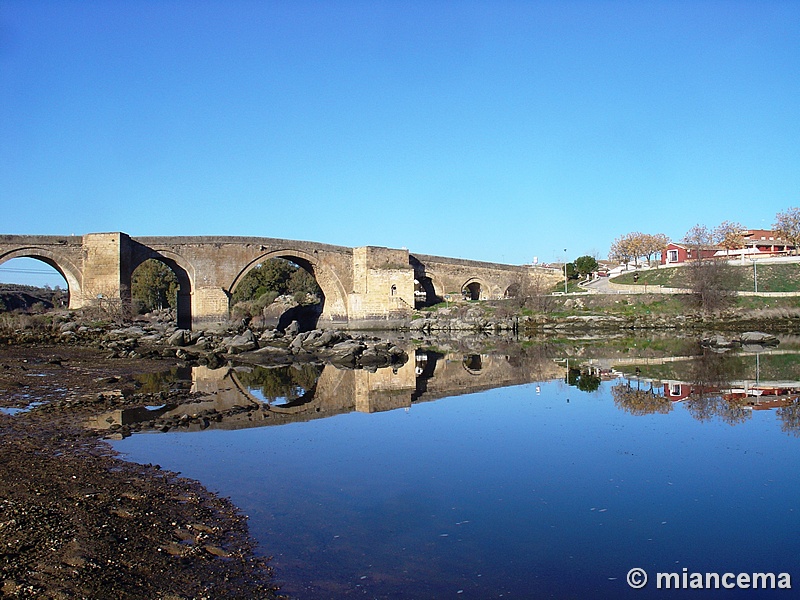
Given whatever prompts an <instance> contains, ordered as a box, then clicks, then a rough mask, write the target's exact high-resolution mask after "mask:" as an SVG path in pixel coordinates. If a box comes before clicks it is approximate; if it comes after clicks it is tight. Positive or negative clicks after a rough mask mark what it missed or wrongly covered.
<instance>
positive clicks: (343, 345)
mask: <svg viewBox="0 0 800 600" xmlns="http://www.w3.org/2000/svg"><path fill="white" fill-rule="evenodd" d="M366 347H367V345H366V344H365V343H364V342H361V341H358V340H345V341H343V342H339V343H338V344H335V345H334V346H332V347H331V348H326V349H324V350H322V351H320V353H319V355H320V356H321V357H322V358H325V359H327V360H329V361H330V362H332V363H338V364H349V365H353V364H355V362H356V359H357V358H358V357H359V356H361V354H362V353H363V352H364V350H365V349H366Z"/></svg>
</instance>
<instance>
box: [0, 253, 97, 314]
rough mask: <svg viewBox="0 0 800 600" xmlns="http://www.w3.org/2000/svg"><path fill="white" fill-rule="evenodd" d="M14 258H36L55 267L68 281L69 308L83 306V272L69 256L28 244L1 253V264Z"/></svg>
mask: <svg viewBox="0 0 800 600" xmlns="http://www.w3.org/2000/svg"><path fill="white" fill-rule="evenodd" d="M13 258H35V259H37V260H40V261H42V262H43V263H45V264H47V265H49V266H51V267H53V268H54V269H55V270H56V271H58V272H59V274H60V275H61V276H62V277H63V278H64V281H66V282H67V291H68V292H69V308H70V309H76V308H80V307H81V306H83V289H82V285H81V282H82V281H83V273H82V272H81V270H80V269H79V268H78V267H77V266H75V264H73V263H72V261H70V260H69V259H68V258H67V257H65V256H61V255H59V254H58V253H56V252H53V251H51V250H49V249H47V248H37V247H35V246H26V247H21V248H15V249H14V250H10V251H8V252H4V253H2V254H0V265H1V264H3V263H4V262H6V261H9V260H11V259H13Z"/></svg>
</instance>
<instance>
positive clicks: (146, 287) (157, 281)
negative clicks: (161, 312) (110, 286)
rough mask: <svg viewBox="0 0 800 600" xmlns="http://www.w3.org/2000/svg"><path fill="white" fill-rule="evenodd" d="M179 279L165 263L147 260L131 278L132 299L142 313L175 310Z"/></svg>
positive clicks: (137, 268)
mask: <svg viewBox="0 0 800 600" xmlns="http://www.w3.org/2000/svg"><path fill="white" fill-rule="evenodd" d="M178 287H179V285H178V278H177V277H176V276H175V273H173V272H172V270H171V269H170V268H169V267H168V266H167V265H165V264H164V263H163V262H161V261H159V260H155V259H152V258H150V259H147V260H146V261H144V262H143V263H142V264H141V265H139V266H138V267H136V270H135V271H134V272H133V275H132V276H131V298H132V300H133V302H134V304H135V306H136V308H137V309H138V310H139V311H140V312H149V311H151V310H156V309H162V308H175V307H176V306H177V304H178Z"/></svg>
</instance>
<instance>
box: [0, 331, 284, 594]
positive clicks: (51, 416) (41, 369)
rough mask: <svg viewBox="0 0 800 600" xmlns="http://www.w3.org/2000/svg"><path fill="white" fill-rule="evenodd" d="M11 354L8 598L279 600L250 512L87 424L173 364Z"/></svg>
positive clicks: (46, 351)
mask: <svg viewBox="0 0 800 600" xmlns="http://www.w3.org/2000/svg"><path fill="white" fill-rule="evenodd" d="M103 354H104V353H101V352H99V351H98V350H96V349H92V348H81V347H65V346H57V347H53V346H50V347H47V346H27V347H19V346H16V347H14V346H5V347H3V348H2V349H1V350H0V389H1V390H2V394H0V408H1V409H2V410H0V438H1V439H2V444H0V592H1V594H0V595H2V596H3V597H8V598H170V599H173V600H177V599H183V598H266V599H270V598H278V597H279V595H278V593H277V589H276V587H275V586H274V584H273V583H272V571H271V569H270V567H269V563H268V560H267V559H265V558H264V556H263V555H262V554H259V553H257V552H256V547H255V543H254V542H253V540H252V539H251V538H250V536H249V534H248V529H247V521H246V517H245V516H244V515H243V514H241V512H240V511H239V510H238V509H237V508H236V507H235V506H234V505H233V504H231V503H230V501H228V500H227V499H224V498H220V497H218V496H216V495H214V494H212V493H210V492H209V491H208V490H206V489H205V488H204V487H203V486H202V485H200V484H199V483H198V482H196V481H192V480H189V479H186V478H183V477H180V475H179V474H178V473H171V472H168V471H165V470H162V469H161V468H160V467H159V466H158V465H138V464H135V463H130V462H127V461H124V460H122V459H121V458H119V457H118V456H117V455H116V454H115V452H114V451H113V450H112V449H111V448H110V446H108V444H107V443H105V442H103V441H102V440H100V439H99V438H98V435H97V433H95V432H91V431H89V430H87V429H86V428H85V427H84V425H83V424H84V422H85V420H86V418H87V417H89V416H91V415H94V414H96V412H97V411H98V410H100V409H111V408H116V407H119V406H120V405H124V403H125V402H126V400H125V398H124V397H123V396H121V395H119V394H118V393H117V391H118V390H119V388H120V386H123V385H125V382H126V381H130V380H132V377H133V375H134V374H137V373H140V372H142V371H148V370H149V371H153V372H157V371H161V370H163V369H164V367H165V364H164V361H162V360H150V359H141V358H138V359H119V360H115V361H109V360H104V356H103Z"/></svg>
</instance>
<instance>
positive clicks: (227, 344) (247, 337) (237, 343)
mask: <svg viewBox="0 0 800 600" xmlns="http://www.w3.org/2000/svg"><path fill="white" fill-rule="evenodd" d="M222 345H223V347H224V348H225V349H227V351H228V353H229V354H239V353H241V352H249V351H251V350H256V349H257V348H258V342H257V341H256V336H255V334H253V332H252V331H251V330H250V329H246V330H245V331H244V333H241V334H239V335H235V336H233V337H231V338H224V339H223V340H222Z"/></svg>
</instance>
